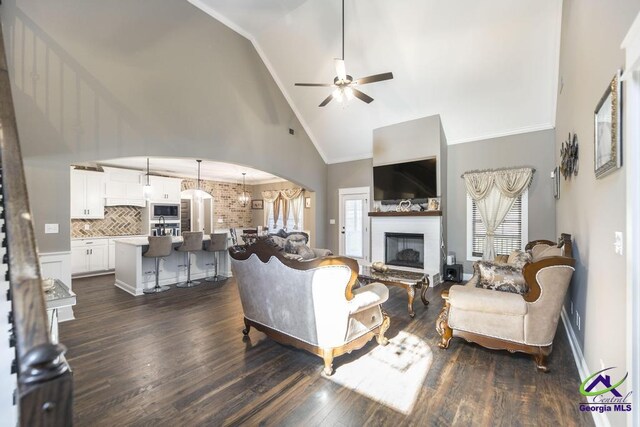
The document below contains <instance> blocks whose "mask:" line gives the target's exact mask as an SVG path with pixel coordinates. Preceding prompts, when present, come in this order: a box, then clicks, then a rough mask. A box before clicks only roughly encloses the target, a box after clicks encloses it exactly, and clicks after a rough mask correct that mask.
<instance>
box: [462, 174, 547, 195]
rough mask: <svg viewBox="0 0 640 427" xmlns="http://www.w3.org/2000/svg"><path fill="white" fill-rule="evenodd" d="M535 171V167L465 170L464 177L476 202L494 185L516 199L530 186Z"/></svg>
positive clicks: (503, 193)
mask: <svg viewBox="0 0 640 427" xmlns="http://www.w3.org/2000/svg"><path fill="white" fill-rule="evenodd" d="M534 172H535V169H533V168H517V169H495V170H484V171H471V172H465V173H464V174H463V175H462V178H464V183H465V185H466V187H467V193H469V195H470V196H471V198H472V199H473V200H475V201H476V202H477V201H479V200H482V199H484V198H485V197H487V196H488V195H489V192H490V191H491V189H492V188H493V187H494V186H495V188H497V189H498V191H500V192H501V193H502V195H503V196H505V197H508V198H511V199H514V198H516V197H518V196H519V195H521V194H522V193H523V192H524V191H525V190H526V189H527V188H529V186H530V185H531V181H532V179H533V173H534Z"/></svg>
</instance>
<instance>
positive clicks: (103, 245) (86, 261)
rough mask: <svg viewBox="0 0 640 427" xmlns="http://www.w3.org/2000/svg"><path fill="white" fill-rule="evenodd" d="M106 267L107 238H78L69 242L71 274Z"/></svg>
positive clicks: (104, 268)
mask: <svg viewBox="0 0 640 427" xmlns="http://www.w3.org/2000/svg"><path fill="white" fill-rule="evenodd" d="M108 269H109V244H108V241H107V239H80V240H73V241H72V242H71V274H87V273H92V272H101V271H105V270H108Z"/></svg>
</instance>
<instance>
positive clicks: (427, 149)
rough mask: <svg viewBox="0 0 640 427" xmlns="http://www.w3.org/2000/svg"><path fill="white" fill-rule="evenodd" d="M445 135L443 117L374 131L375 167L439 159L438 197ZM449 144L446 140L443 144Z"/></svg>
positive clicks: (440, 186)
mask: <svg viewBox="0 0 640 427" xmlns="http://www.w3.org/2000/svg"><path fill="white" fill-rule="evenodd" d="M442 135H444V131H443V130H442V125H441V123H440V115H435V116H428V117H423V118H420V119H415V120H410V121H408V122H402V123H396V124H393V125H389V126H385V127H381V128H377V129H374V130H373V165H374V166H379V165H387V164H392V163H402V162H410V161H412V160H419V159H425V158H429V157H436V158H437V160H438V163H437V168H438V177H440V178H439V179H438V194H443V193H442V183H443V182H444V181H445V180H444V179H443V177H444V176H445V175H442V167H441V166H442V162H441V159H440V156H441V154H442V150H441V147H442V143H441V141H440V139H441V136H442ZM444 144H446V139H445V141H444Z"/></svg>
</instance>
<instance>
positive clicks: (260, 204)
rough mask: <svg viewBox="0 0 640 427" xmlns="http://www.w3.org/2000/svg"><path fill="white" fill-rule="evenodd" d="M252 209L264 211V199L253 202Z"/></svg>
mask: <svg viewBox="0 0 640 427" xmlns="http://www.w3.org/2000/svg"><path fill="white" fill-rule="evenodd" d="M251 209H264V201H263V200H262V199H256V200H252V201H251Z"/></svg>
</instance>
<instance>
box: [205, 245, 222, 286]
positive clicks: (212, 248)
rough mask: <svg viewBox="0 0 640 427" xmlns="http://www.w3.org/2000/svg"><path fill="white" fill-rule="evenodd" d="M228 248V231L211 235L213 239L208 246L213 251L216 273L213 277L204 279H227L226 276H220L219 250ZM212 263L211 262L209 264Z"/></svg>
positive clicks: (208, 280) (209, 250)
mask: <svg viewBox="0 0 640 427" xmlns="http://www.w3.org/2000/svg"><path fill="white" fill-rule="evenodd" d="M226 250H227V233H214V234H212V235H211V241H210V242H209V246H207V249H206V251H207V252H213V260H214V261H213V265H214V270H213V271H214V275H213V277H207V278H205V279H204V280H205V281H207V282H220V281H222V280H225V279H226V277H224V276H218V252H221V251H226ZM207 265H211V264H207Z"/></svg>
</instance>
